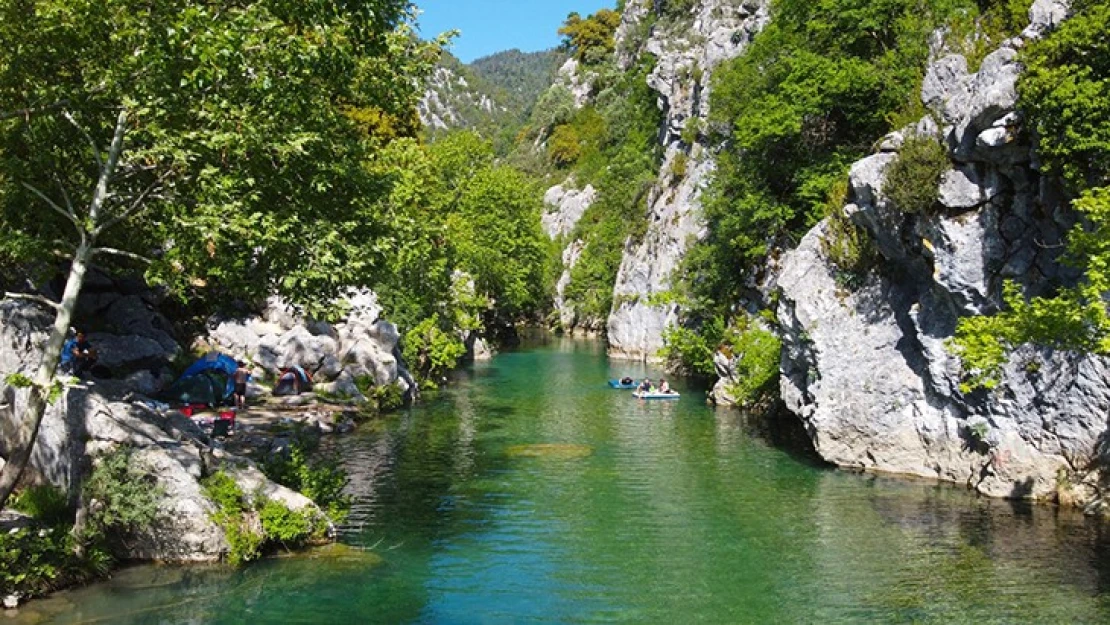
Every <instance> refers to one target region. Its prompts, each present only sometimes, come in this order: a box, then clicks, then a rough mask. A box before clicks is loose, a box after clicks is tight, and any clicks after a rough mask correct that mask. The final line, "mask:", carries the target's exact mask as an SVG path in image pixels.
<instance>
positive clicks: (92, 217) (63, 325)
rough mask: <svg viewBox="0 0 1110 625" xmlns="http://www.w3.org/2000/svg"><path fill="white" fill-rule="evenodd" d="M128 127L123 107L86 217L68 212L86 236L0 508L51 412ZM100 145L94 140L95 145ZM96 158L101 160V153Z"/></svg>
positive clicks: (14, 447) (4, 476)
mask: <svg viewBox="0 0 1110 625" xmlns="http://www.w3.org/2000/svg"><path fill="white" fill-rule="evenodd" d="M126 130H127V114H126V112H120V114H119V118H118V120H117V122H116V131H115V135H114V136H113V137H112V145H111V147H110V148H109V150H108V160H107V161H106V162H103V163H100V175H99V177H98V180H97V184H96V190H95V191H94V192H93V197H92V201H91V202H90V203H89V212H88V216H87V219H86V220H85V221H84V222H82V220H80V219H78V218H77V216H76V215H75V214H74V212H73V210H72V207H67V209H68V211H69V216H70V217H71V218H72V221H73V222H74V224H75V225H77V227H78V230H79V234H80V238H81V242H80V243H79V244H78V245H77V250H76V252H75V253H74V256H73V264H72V265H71V266H70V269H69V277H68V278H67V279H66V287H65V291H64V293H63V294H62V301H61V302H58V303H57V304H56V305H55V307H54V308H55V311H56V314H55V316H54V327H53V328H52V329H51V331H50V336H49V338H48V339H47V341H46V346H45V348H44V350H43V354H42V360H41V361H40V362H39V367H38V369H37V370H36V371H35V377H34V378H33V379H32V382H33V386H32V387H31V389H30V397H29V398H28V401H27V411H26V414H24V416H23V419H22V420H21V422H20V424H19V426H18V427H17V429H16V440H14V441H12V444H11V452H10V453H9V454H8V458H7V460H6V462H5V464H4V466H3V468H0V510H2V509H3V508H4V505H5V504H6V503H7V501H8V497H9V496H10V495H11V494H12V491H13V490H14V489H15V486H16V484H18V483H19V479H20V478H21V477H23V472H24V471H25V470H26V469H27V465H28V464H29V463H30V460H31V454H32V452H33V451H34V449H35V439H36V438H37V437H38V433H39V427H40V426H41V425H42V419H43V417H44V416H45V415H46V408H47V405H48V403H49V400H50V395H51V394H52V393H51V390H52V388H53V386H54V382H55V378H54V374H55V372H56V371H57V369H58V362H59V361H60V360H61V355H62V346H63V345H65V340H66V334H67V333H68V332H69V327H70V323H71V322H72V321H73V313H74V310H75V309H76V308H77V298H78V296H80V295H81V287H83V286H84V284H85V273H86V272H87V271H88V268H89V262H90V261H91V260H92V258H93V256H94V255H95V254H96V252H97V250H96V247H95V244H96V236H97V234H99V230H98V226H99V225H100V223H101V222H102V220H103V212H102V209H103V207H104V202H105V200H106V199H107V198H108V187H109V185H110V184H111V181H112V175H113V174H114V173H115V171H116V167H117V165H118V164H119V158H120V154H121V152H122V150H123V136H124V134H125V133H126ZM93 147H94V150H95V145H94V146H93ZM97 160H98V162H99V161H100V156H99V153H98V154H97Z"/></svg>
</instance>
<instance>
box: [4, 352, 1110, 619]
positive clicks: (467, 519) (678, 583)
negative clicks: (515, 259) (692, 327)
mask: <svg viewBox="0 0 1110 625" xmlns="http://www.w3.org/2000/svg"><path fill="white" fill-rule="evenodd" d="M625 373H627V374H631V375H637V376H643V375H645V374H647V373H651V374H652V375H653V376H654V377H658V373H657V372H649V371H646V370H644V369H642V368H640V367H635V366H628V365H624V364H621V363H612V364H610V363H609V362H608V361H607V360H606V358H605V356H604V353H603V351H602V348H601V346H600V345H598V344H595V343H589V342H575V341H569V340H555V339H553V340H550V341H549V342H548V343H547V344H544V345H538V346H533V347H531V348H528V349H524V350H521V351H519V352H514V353H508V354H504V355H501V356H499V357H498V358H497V359H495V360H494V361H493V362H492V363H488V364H479V365H476V366H475V367H474V368H472V369H470V370H468V371H466V372H464V373H463V374H461V375H460V378H459V380H457V383H456V384H455V385H454V386H453V387H452V389H451V390H449V391H447V392H445V393H444V394H443V396H442V397H441V398H439V399H438V400H436V401H434V402H431V403H429V404H428V405H426V406H423V407H420V408H417V409H414V410H411V411H409V412H405V413H403V414H399V415H395V416H392V417H390V418H388V419H385V420H383V421H382V422H380V423H376V424H371V425H370V426H368V427H365V428H363V430H362V431H361V432H359V433H357V434H355V435H353V436H351V437H346V438H341V439H335V440H334V441H332V442H331V444H334V445H337V446H338V447H339V448H340V450H341V451H342V453H343V457H344V458H345V460H344V461H345V463H346V465H347V468H348V469H349V471H350V473H351V476H352V479H353V481H352V484H351V492H352V493H353V494H354V495H355V496H356V498H357V503H356V505H355V508H354V510H353V514H352V518H351V521H350V523H349V525H348V526H347V527H345V528H344V529H343V532H342V542H343V543H344V544H345V545H348V546H350V547H351V549H348V550H346V551H345V552H343V553H342V554H340V555H338V556H337V555H336V554H335V553H334V552H332V553H325V554H316V555H315V557H303V556H298V557H283V558H275V559H271V560H267V561H264V562H261V563H258V564H256V565H254V566H251V567H248V568H246V569H245V570H242V571H238V572H235V571H230V570H228V569H225V568H222V567H203V568H173V567H152V566H145V567H138V568H133V569H129V570H126V571H123V572H122V573H120V574H119V575H117V576H116V578H115V579H114V580H112V581H111V582H108V583H105V584H100V585H97V586H94V587H91V588H87V589H82V590H78V591H73V592H66V593H60V594H59V595H58V596H56V597H54V598H52V599H49V600H47V601H45V602H41V603H39V604H35V605H32V606H31V608H30V610H25V611H24V614H23V617H24V618H27V617H29V616H42V617H45V618H47V619H49V620H50V621H52V622H60V623H76V622H85V623H89V622H111V623H182V622H188V623H552V622H553V623H583V622H590V623H592V622H619V623H699V622H700V623H756V622H759V623H762V622H768V623H770V622H775V623H815V622H875V623H887V622H918V623H921V622H924V623H928V622H938V623H939V622H945V623H950V622H966V623H995V622H996V623H1013V622H1037V623H1045V622H1052V623H1083V622H1087V623H1096V622H1103V623H1105V622H1110V592H1108V591H1110V549H1108V547H1110V536H1108V535H1106V534H1105V533H1104V529H1103V527H1104V526H1102V525H1101V524H1099V523H1096V522H1093V521H1090V520H1087V519H1085V518H1083V517H1081V516H1079V515H1075V514H1070V513H1064V512H1059V511H1057V510H1055V509H1053V508H1049V507H1027V506H1021V505H1014V504H1011V503H1008V502H1004V501H997V500H988V499H982V498H978V497H976V496H974V495H973V494H970V493H968V492H967V491H966V490H964V489H960V488H955V487H952V486H945V485H937V484H934V483H931V482H924V481H908V480H900V479H893V478H880V477H874V476H863V475H858V474H851V473H845V472H839V471H833V470H828V469H825V468H822V467H820V466H817V465H816V464H815V463H813V462H812V461H810V460H807V459H806V458H805V457H804V455H802V454H799V453H796V452H791V451H788V450H784V449H782V448H779V447H776V446H774V445H771V444H770V443H768V442H767V441H766V439H765V438H764V437H763V436H761V435H760V434H758V433H757V431H759V430H760V428H756V427H754V426H753V424H752V423H751V422H750V421H749V420H748V419H746V418H745V417H743V416H742V415H740V414H738V413H736V412H732V411H715V410H713V409H711V408H709V407H707V406H706V405H705V403H704V394H703V393H701V392H698V391H697V390H695V389H685V388H684V387H683V386H682V384H681V383H679V384H677V385H676V386H677V387H678V388H679V389H680V390H683V391H685V395H684V397H683V398H682V399H681V400H680V401H678V402H655V403H651V402H640V401H636V400H634V399H632V398H631V397H630V394H629V393H628V392H627V391H611V390H609V389H608V388H607V387H606V383H605V381H606V379H608V378H609V377H619V376H620V375H622V374H625ZM28 612H30V613H33V614H28Z"/></svg>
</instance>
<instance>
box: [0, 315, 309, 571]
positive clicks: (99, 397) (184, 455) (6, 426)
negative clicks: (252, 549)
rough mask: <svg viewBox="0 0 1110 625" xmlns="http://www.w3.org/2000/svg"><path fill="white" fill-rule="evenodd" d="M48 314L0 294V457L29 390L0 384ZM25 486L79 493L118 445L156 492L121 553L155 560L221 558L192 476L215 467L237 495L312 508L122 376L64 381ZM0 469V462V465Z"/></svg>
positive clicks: (32, 362)
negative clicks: (153, 508) (153, 505)
mask: <svg viewBox="0 0 1110 625" xmlns="http://www.w3.org/2000/svg"><path fill="white" fill-rule="evenodd" d="M52 322H53V317H52V315H48V314H45V313H43V312H42V311H41V310H39V309H37V308H36V307H35V305H34V304H28V303H26V302H13V301H10V300H4V301H0V372H3V376H0V457H5V456H7V455H8V454H9V453H10V451H11V450H10V449H9V448H8V445H10V444H11V442H12V441H13V440H15V435H14V432H15V431H16V430H17V428H18V427H19V426H20V424H21V423H22V421H23V419H24V418H25V414H26V410H27V401H28V395H29V389H25V388H15V387H13V386H10V385H9V384H8V383H7V382H5V381H4V379H5V378H6V376H7V375H9V374H13V373H21V374H24V375H31V374H32V372H33V370H34V369H35V368H36V367H37V366H38V362H39V359H40V358H41V352H42V349H43V346H44V344H45V341H46V338H47V335H48V332H49V329H50V326H51V324H52ZM35 441H36V443H35V447H34V451H33V453H32V456H31V460H30V463H29V465H28V467H27V470H26V472H25V473H24V475H23V483H24V484H51V485H53V486H55V487H58V488H59V489H61V490H63V491H64V492H66V493H67V494H68V495H69V497H70V499H71V501H73V502H74V503H80V504H81V505H83V506H93V505H96V504H95V502H92V501H84V500H80V502H78V494H79V493H80V490H81V487H82V484H83V482H84V480H85V479H86V478H87V476H88V475H89V472H90V471H91V470H92V467H93V466H94V464H95V463H96V462H97V459H98V458H100V457H102V456H103V455H104V454H107V453H110V452H112V451H113V450H116V449H119V448H121V447H123V448H127V449H130V450H131V453H132V455H131V463H132V465H133V466H135V467H138V468H139V469H140V470H141V471H142V472H143V473H144V474H146V475H149V476H150V477H151V479H152V481H153V483H154V484H155V485H156V487H157V488H158V489H159V491H160V497H159V502H158V509H159V512H158V515H157V516H156V518H155V520H154V521H153V522H152V523H151V525H150V526H149V527H147V528H144V529H142V530H141V531H138V532H134V533H133V534H132V535H129V536H126V537H120V538H126V539H125V540H121V541H119V542H120V545H119V547H118V550H117V552H116V554H115V555H117V556H118V557H120V558H122V559H134V560H158V561H164V562H184V561H190V562H193V561H215V560H219V559H220V558H222V557H224V556H226V555H227V552H228V542H227V539H226V535H225V532H224V530H223V529H222V528H221V527H220V526H219V525H218V524H216V523H215V522H214V521H213V520H212V515H213V513H214V512H215V511H216V509H215V506H214V504H213V503H212V502H211V501H210V500H209V499H208V497H207V496H206V495H205V494H204V488H203V486H202V485H201V480H202V479H203V478H204V477H206V476H208V475H211V474H212V473H214V472H215V471H218V470H223V471H226V472H227V473H228V475H230V476H231V477H232V479H234V480H235V481H236V482H237V483H238V484H239V486H240V488H241V489H242V490H243V492H245V493H261V494H263V495H264V496H266V497H268V498H270V499H275V500H278V501H280V502H282V503H283V504H285V505H286V506H288V507H290V508H292V509H295V510H301V509H306V508H307V509H312V510H315V511H316V512H317V513H318V514H319V510H318V509H317V508H316V506H315V505H314V504H313V503H312V502H311V501H310V500H309V499H308V498H307V497H305V496H303V495H301V494H299V493H296V492H293V491H291V490H289V489H287V488H285V487H283V486H280V485H278V484H276V483H274V482H271V481H270V480H269V479H267V478H266V476H265V475H263V474H262V472H261V471H259V470H258V468H257V467H256V466H255V465H254V464H252V463H251V462H250V461H248V460H246V459H245V458H240V457H237V456H234V455H232V454H229V453H226V452H225V451H223V449H222V448H221V446H219V445H213V443H212V441H211V440H210V439H209V437H208V435H207V434H205V433H204V432H203V431H202V430H201V429H200V427H199V426H198V425H196V424H195V423H194V422H193V421H192V420H191V419H189V418H188V417H186V416H184V415H182V414H181V413H179V412H176V411H168V412H165V411H160V410H157V409H155V408H154V407H153V404H152V403H151V402H149V401H147V400H144V399H143V398H141V397H139V396H136V395H134V388H133V387H132V386H129V385H128V383H127V381H126V380H125V381H119V380H101V381H97V382H95V383H88V382H86V383H82V384H77V385H70V386H68V387H66V388H65V389H64V390H63V391H62V392H61V393H60V395H59V397H58V398H57V399H56V400H55V401H53V402H52V404H51V405H50V406H49V407H48V408H47V411H46V414H45V416H44V418H43V421H42V425H41V427H40V429H39V431H38V435H37V438H36V439H35ZM0 466H2V463H0Z"/></svg>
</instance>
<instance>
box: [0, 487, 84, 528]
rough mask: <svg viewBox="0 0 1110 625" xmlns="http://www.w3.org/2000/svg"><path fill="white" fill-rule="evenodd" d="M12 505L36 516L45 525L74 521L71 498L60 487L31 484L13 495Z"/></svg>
mask: <svg viewBox="0 0 1110 625" xmlns="http://www.w3.org/2000/svg"><path fill="white" fill-rule="evenodd" d="M10 505H11V507H12V508H14V509H16V510H19V511H20V512H22V513H24V514H27V515H30V516H31V517H34V519H35V520H36V521H38V522H40V523H42V524H44V525H50V526H54V525H62V524H65V523H72V522H73V509H72V508H71V507H70V505H69V498H68V497H66V494H65V492H64V491H63V490H61V489H60V488H55V487H53V486H49V485H47V486H31V487H28V488H24V489H23V490H21V491H19V492H17V493H15V494H14V495H12V498H11V503H10Z"/></svg>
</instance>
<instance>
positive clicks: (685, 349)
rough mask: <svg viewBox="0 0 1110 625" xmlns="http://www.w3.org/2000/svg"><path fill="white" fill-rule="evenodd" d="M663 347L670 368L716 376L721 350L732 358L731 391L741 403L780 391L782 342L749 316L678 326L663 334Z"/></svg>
mask: <svg viewBox="0 0 1110 625" xmlns="http://www.w3.org/2000/svg"><path fill="white" fill-rule="evenodd" d="M663 341H664V347H663V349H662V350H661V351H660V356H662V357H663V358H664V359H665V360H666V362H667V368H668V369H669V370H673V371H678V372H681V373H683V374H686V375H697V376H703V377H714V376H715V375H716V374H717V367H716V365H715V364H714V357H715V356H716V354H717V353H718V352H720V353H722V354H723V355H724V356H725V357H727V358H729V359H730V360H732V363H733V368H734V372H735V378H736V380H735V382H734V383H733V384H732V385H731V386H730V387H729V389H728V390H729V392H730V393H731V394H732V396H733V397H734V398H736V402H737V404H738V405H741V406H752V405H755V404H758V403H761V402H763V401H765V400H767V399H769V398H771V397H774V396H776V395H777V392H778V379H779V362H780V359H781V351H782V343H781V341H779V339H778V337H776V336H775V335H774V334H772V333H771V332H769V331H767V330H764V329H762V328H761V327H759V326H758V325H757V324H756V323H754V322H753V320H752V319H751V318H749V317H747V316H743V317H738V318H736V319H735V320H734V321H733V323H732V324H728V323H726V322H725V321H724V319H722V318H721V317H713V318H712V319H710V320H709V321H707V322H705V323H703V324H702V325H701V327H699V328H697V329H696V330H695V329H691V328H685V327H681V326H674V327H671V328H668V329H667V330H666V331H665V332H664V335H663Z"/></svg>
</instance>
